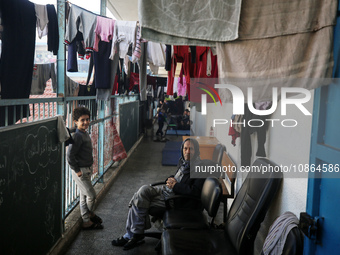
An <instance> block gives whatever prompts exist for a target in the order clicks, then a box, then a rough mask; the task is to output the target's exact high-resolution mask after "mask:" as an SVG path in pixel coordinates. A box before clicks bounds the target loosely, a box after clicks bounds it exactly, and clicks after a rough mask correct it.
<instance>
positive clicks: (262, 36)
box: [216, 0, 337, 102]
mask: <svg viewBox="0 0 340 255" xmlns="http://www.w3.org/2000/svg"><path fill="white" fill-rule="evenodd" d="M336 9H337V1H336V0H330V1H327V3H326V2H325V1H323V0H316V1H309V0H301V1H294V2H289V3H288V2H287V1H284V0H261V1H256V3H255V2H254V1H251V0H243V2H242V10H241V12H242V15H241V19H240V27H239V36H240V37H239V39H238V40H236V41H234V42H230V43H217V44H216V50H217V56H218V72H219V77H220V81H219V83H220V84H233V85H236V86H238V87H239V88H240V89H241V90H242V92H243V94H244V95H246V94H247V88H248V87H252V88H253V101H255V102H256V101H272V100H273V98H272V89H273V87H277V88H280V87H302V88H307V89H314V88H317V87H319V86H321V85H325V84H328V83H329V82H330V81H329V80H328V79H327V78H331V75H332V68H333V57H332V54H333V52H332V51H333V26H334V25H335V22H336V20H335V18H336ZM325 79H326V80H325ZM279 93H280V89H278V94H279ZM219 94H220V96H221V99H222V100H223V101H226V100H228V101H230V100H231V99H232V96H231V93H230V92H229V90H228V89H219Z"/></svg>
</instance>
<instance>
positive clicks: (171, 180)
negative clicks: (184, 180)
mask: <svg viewBox="0 0 340 255" xmlns="http://www.w3.org/2000/svg"><path fill="white" fill-rule="evenodd" d="M176 183H177V181H176V179H175V178H173V177H170V178H168V179H167V181H166V186H167V187H168V188H169V189H172V188H173V187H174V186H175V184H176Z"/></svg>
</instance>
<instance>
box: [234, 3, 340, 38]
mask: <svg viewBox="0 0 340 255" xmlns="http://www.w3.org/2000/svg"><path fill="white" fill-rule="evenodd" d="M336 10H337V0H327V1H324V0H313V1H310V0H299V1H286V0H258V1H254V0H242V7H241V13H242V15H241V18H240V29H239V39H240V40H249V39H264V38H270V37H275V36H282V35H291V34H295V33H305V32H312V31H317V30H319V29H321V28H323V27H326V26H329V25H335V15H336Z"/></svg>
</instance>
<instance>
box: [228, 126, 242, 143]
mask: <svg viewBox="0 0 340 255" xmlns="http://www.w3.org/2000/svg"><path fill="white" fill-rule="evenodd" d="M228 135H230V136H231V144H232V145H234V146H235V145H236V138H237V137H240V133H239V132H237V131H236V130H235V129H234V127H232V126H231V124H230V127H229V133H228Z"/></svg>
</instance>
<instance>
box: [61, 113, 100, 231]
mask: <svg viewBox="0 0 340 255" xmlns="http://www.w3.org/2000/svg"><path fill="white" fill-rule="evenodd" d="M90 115H91V113H90V111H89V110H88V109H87V108H85V107H77V108H75V109H74V110H73V120H74V122H75V124H76V126H77V129H76V132H75V134H74V136H73V140H74V143H73V144H70V145H69V148H68V151H67V161H68V164H69V165H70V167H71V168H72V177H73V180H74V181H75V182H76V183H77V186H78V188H79V190H80V202H79V203H80V214H81V216H82V218H83V229H85V230H91V229H103V226H102V225H101V223H102V219H101V218H100V217H98V216H97V215H95V214H94V212H93V208H94V203H95V199H96V192H95V190H94V188H93V186H92V183H91V175H92V164H93V156H92V142H91V138H90V136H89V134H88V133H87V131H86V130H87V129H88V127H89V125H90Z"/></svg>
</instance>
